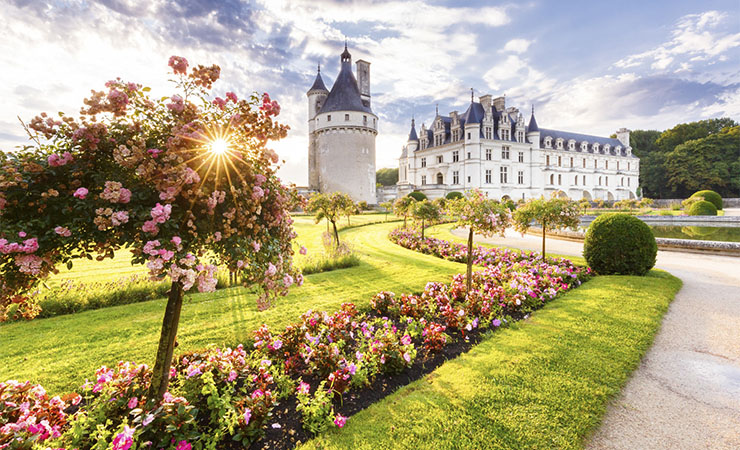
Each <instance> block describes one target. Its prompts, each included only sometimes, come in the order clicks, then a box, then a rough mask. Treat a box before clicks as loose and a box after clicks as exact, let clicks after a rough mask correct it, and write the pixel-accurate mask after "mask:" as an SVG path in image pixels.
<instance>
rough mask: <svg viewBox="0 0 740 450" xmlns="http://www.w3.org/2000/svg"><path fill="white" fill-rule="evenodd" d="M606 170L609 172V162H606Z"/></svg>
mask: <svg viewBox="0 0 740 450" xmlns="http://www.w3.org/2000/svg"><path fill="white" fill-rule="evenodd" d="M604 168H605V169H606V170H609V161H604Z"/></svg>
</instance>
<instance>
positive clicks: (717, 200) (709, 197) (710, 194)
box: [691, 190, 722, 215]
mask: <svg viewBox="0 0 740 450" xmlns="http://www.w3.org/2000/svg"><path fill="white" fill-rule="evenodd" d="M691 197H704V200H706V201H708V202H710V203H712V204H713V205H714V207H715V208H717V209H722V196H721V195H719V194H718V193H716V192H714V191H710V190H704V191H698V192H694V195H692V196H691ZM715 215H716V213H715Z"/></svg>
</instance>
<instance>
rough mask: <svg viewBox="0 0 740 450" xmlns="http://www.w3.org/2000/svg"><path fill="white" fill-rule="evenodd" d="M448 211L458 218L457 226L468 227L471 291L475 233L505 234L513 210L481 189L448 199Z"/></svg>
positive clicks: (487, 234)
mask: <svg viewBox="0 0 740 450" xmlns="http://www.w3.org/2000/svg"><path fill="white" fill-rule="evenodd" d="M447 210H448V212H449V213H450V214H452V215H453V216H454V217H455V218H456V219H457V222H456V226H458V227H468V261H467V264H468V268H467V272H466V273H467V278H466V281H467V289H468V291H470V286H471V280H472V275H473V234H474V233H478V234H480V235H483V236H492V235H493V234H496V233H498V234H500V235H501V236H503V235H504V230H506V227H508V226H509V224H510V223H511V212H510V211H509V208H507V207H506V206H505V205H503V204H502V203H500V202H498V201H496V200H492V199H489V198H488V197H487V196H486V195H484V194H483V193H482V192H481V191H479V190H477V189H475V190H472V191H469V192H468V193H467V195H466V196H465V197H464V198H460V199H457V200H451V201H448V208H447Z"/></svg>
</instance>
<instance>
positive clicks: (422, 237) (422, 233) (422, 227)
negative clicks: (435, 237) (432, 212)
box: [421, 220, 424, 240]
mask: <svg viewBox="0 0 740 450" xmlns="http://www.w3.org/2000/svg"><path fill="white" fill-rule="evenodd" d="M421 239H422V240H424V221H423V220H422V221H421Z"/></svg>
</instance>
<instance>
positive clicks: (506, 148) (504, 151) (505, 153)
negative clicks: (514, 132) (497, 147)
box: [501, 145, 509, 159]
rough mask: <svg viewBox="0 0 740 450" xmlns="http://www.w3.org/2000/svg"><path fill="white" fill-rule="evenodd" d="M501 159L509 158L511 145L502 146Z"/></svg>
mask: <svg viewBox="0 0 740 450" xmlns="http://www.w3.org/2000/svg"><path fill="white" fill-rule="evenodd" d="M501 159H509V146H508V145H504V146H503V147H501Z"/></svg>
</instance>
